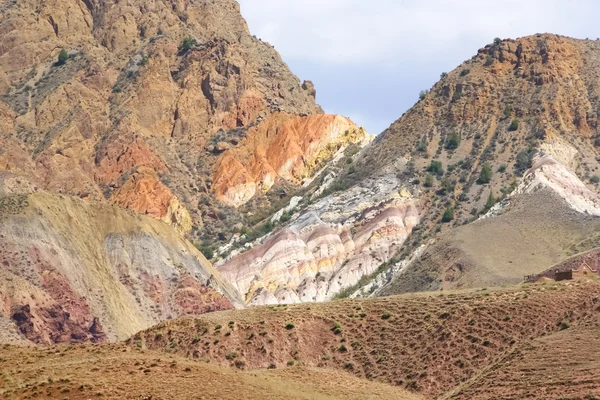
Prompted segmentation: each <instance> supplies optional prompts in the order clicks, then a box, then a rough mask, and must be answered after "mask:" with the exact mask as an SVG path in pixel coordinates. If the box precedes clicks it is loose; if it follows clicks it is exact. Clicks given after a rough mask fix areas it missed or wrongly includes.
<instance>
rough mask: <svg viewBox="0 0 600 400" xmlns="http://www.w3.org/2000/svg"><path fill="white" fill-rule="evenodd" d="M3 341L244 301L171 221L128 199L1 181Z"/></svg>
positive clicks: (46, 339)
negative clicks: (143, 211)
mask: <svg viewBox="0 0 600 400" xmlns="http://www.w3.org/2000/svg"><path fill="white" fill-rule="evenodd" d="M0 195H1V197H0V250H1V251H0V263H1V266H2V268H0V276H1V278H0V320H1V321H2V325H3V326H5V327H7V329H5V330H3V333H2V334H1V335H0V336H2V337H1V338H0V339H1V340H2V341H6V340H9V341H18V340H21V341H22V340H28V341H31V342H34V343H40V344H53V343H64V342H67V343H68V342H84V341H95V342H103V341H114V340H121V339H125V338H127V337H129V336H130V335H132V334H133V333H135V332H137V331H139V330H141V329H145V328H147V327H149V326H152V325H153V324H156V323H158V322H160V321H163V320H165V319H169V318H176V317H178V316H184V315H199V314H202V313H204V312H208V311H214V310H224V309H229V308H232V307H234V306H238V305H240V304H241V302H240V300H239V299H238V294H237V292H236V291H235V289H234V288H232V287H231V286H230V285H229V284H228V283H227V282H226V281H224V280H223V279H222V278H221V277H220V275H219V274H218V272H216V271H215V270H214V268H213V267H212V266H211V265H210V263H209V262H208V261H206V259H205V258H204V257H203V256H202V255H201V254H200V253H199V252H198V250H196V249H195V248H194V247H193V246H192V245H191V244H190V243H189V242H187V241H186V240H185V239H183V238H182V237H181V236H180V234H179V233H178V232H176V230H175V229H173V228H172V227H171V226H170V225H168V224H166V223H164V222H161V221H157V220H155V219H152V218H149V217H145V216H139V215H135V214H133V213H130V212H127V211H125V210H122V209H120V208H117V207H114V206H110V205H107V204H102V203H98V202H94V201H84V200H81V199H77V198H74V197H69V196H64V195H55V194H50V193H47V192H43V191H37V190H36V189H35V188H34V187H33V186H31V185H30V184H28V183H26V182H24V181H23V180H22V179H21V178H18V177H15V176H10V175H7V174H6V173H4V174H3V175H2V180H1V184H0Z"/></svg>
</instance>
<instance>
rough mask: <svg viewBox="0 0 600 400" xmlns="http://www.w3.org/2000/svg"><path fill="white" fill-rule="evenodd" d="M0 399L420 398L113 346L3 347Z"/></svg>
mask: <svg viewBox="0 0 600 400" xmlns="http://www.w3.org/2000/svg"><path fill="white" fill-rule="evenodd" d="M0 354H1V357H0V371H1V374H0V398H2V399H32V398H53V399H71V400H87V399H90V398H100V399H131V400H140V399H143V400H150V399H152V400H166V399H204V400H220V399H244V400H280V399H293V400H336V399H337V400H365V399H369V400H387V399H395V400H419V399H421V397H420V396H418V395H415V394H412V393H409V392H407V391H405V390H403V389H401V388H397V387H392V386H389V385H385V384H382V383H377V382H369V381H366V380H362V379H359V378H356V377H353V376H352V375H350V374H348V373H344V372H339V371H333V370H319V369H312V368H294V369H289V370H268V371H254V372H240V371H237V370H232V369H229V368H223V367H219V366H215V365H210V364H206V363H201V362H198V361H194V360H191V359H189V358H184V357H181V356H175V355H166V354H164V353H160V352H153V351H145V350H139V349H131V348H127V347H125V346H122V345H115V346H90V345H87V346H73V347H52V348H48V349H43V350H42V349H33V348H20V347H11V346H5V347H3V348H2V350H1V352H0Z"/></svg>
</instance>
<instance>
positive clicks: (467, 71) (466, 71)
mask: <svg viewBox="0 0 600 400" xmlns="http://www.w3.org/2000/svg"><path fill="white" fill-rule="evenodd" d="M470 72H471V70H470V69H468V68H465V69H463V70H462V71H460V76H467V75H469V73H470Z"/></svg>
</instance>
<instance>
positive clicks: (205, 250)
mask: <svg viewBox="0 0 600 400" xmlns="http://www.w3.org/2000/svg"><path fill="white" fill-rule="evenodd" d="M196 248H197V249H198V250H200V253H202V255H203V256H204V257H206V259H207V260H212V259H213V258H214V257H215V251H214V250H213V248H212V247H210V246H203V245H200V244H196Z"/></svg>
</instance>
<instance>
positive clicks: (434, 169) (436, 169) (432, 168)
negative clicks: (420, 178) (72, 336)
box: [427, 161, 444, 176]
mask: <svg viewBox="0 0 600 400" xmlns="http://www.w3.org/2000/svg"><path fill="white" fill-rule="evenodd" d="M427 171H428V172H431V173H434V174H436V175H440V176H441V175H444V167H443V166H442V163H441V161H432V162H431V164H430V165H429V168H427Z"/></svg>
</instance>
